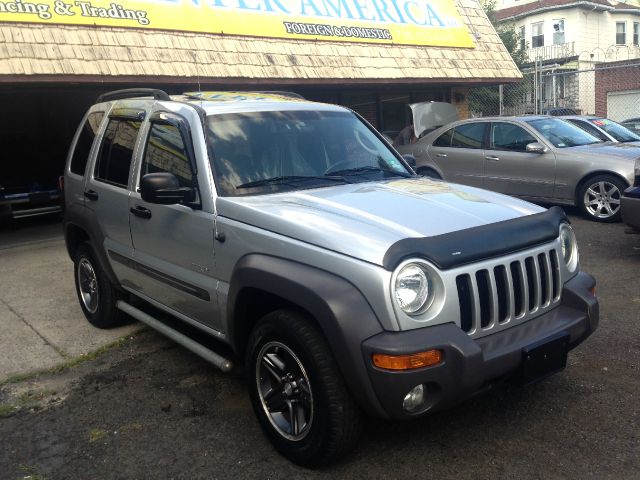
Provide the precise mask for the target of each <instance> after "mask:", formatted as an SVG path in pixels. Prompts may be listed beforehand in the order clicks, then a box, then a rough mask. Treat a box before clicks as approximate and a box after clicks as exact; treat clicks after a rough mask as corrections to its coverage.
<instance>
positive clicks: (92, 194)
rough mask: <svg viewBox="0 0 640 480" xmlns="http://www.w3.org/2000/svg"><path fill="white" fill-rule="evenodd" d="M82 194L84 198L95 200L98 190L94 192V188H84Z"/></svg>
mask: <svg viewBox="0 0 640 480" xmlns="http://www.w3.org/2000/svg"><path fill="white" fill-rule="evenodd" d="M84 196H85V198H88V199H89V200H93V201H96V200H97V199H98V192H96V191H94V190H85V192H84Z"/></svg>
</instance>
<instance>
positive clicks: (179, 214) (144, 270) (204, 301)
mask: <svg viewBox="0 0 640 480" xmlns="http://www.w3.org/2000/svg"><path fill="white" fill-rule="evenodd" d="M184 125H187V123H186V120H184V119H183V118H182V117H179V116H177V115H175V114H169V113H166V112H165V113H162V114H161V115H154V116H152V117H151V119H150V123H149V133H148V135H147V138H146V144H145V146H144V156H143V158H142V162H141V165H140V171H139V174H138V175H137V180H136V185H137V186H138V188H137V189H136V190H135V191H134V192H132V194H131V198H130V201H129V212H130V213H129V215H130V216H129V221H130V224H131V236H132V239H133V246H134V255H135V261H136V264H137V270H138V271H137V274H136V281H135V285H133V286H132V288H134V289H136V290H137V291H138V292H140V293H141V294H143V295H144V296H145V297H147V298H148V299H151V300H153V301H155V302H158V303H160V304H162V305H163V306H166V307H169V308H170V309H171V310H173V311H174V312H176V313H177V314H182V315H184V316H186V317H188V318H189V319H192V320H196V321H198V322H200V323H203V324H206V325H208V326H210V327H212V328H214V329H215V330H218V331H220V330H221V324H220V319H219V315H218V305H217V296H216V284H217V281H216V279H215V277H214V244H213V243H214V241H213V234H214V215H213V213H212V212H206V211H204V210H203V208H202V202H201V199H200V198H199V196H196V200H195V201H194V202H193V203H190V204H188V205H187V204H176V205H159V204H152V203H149V202H146V201H144V200H143V199H142V198H141V196H140V193H139V185H140V179H141V178H142V177H143V176H144V175H146V174H149V173H158V172H167V173H172V174H173V175H175V177H176V178H177V179H178V181H179V183H180V186H181V187H190V188H194V189H195V190H196V192H198V178H197V177H198V175H197V173H198V172H197V170H196V163H195V159H194V153H193V147H192V144H191V139H190V136H189V134H188V129H187V128H183V126H184ZM201 178H202V179H205V178H206V176H204V175H202V176H201ZM203 181H205V180H203Z"/></svg>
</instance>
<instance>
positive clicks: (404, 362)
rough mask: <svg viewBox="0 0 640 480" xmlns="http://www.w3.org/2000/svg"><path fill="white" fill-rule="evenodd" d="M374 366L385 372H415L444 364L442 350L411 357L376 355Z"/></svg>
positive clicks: (429, 351) (419, 353)
mask: <svg viewBox="0 0 640 480" xmlns="http://www.w3.org/2000/svg"><path fill="white" fill-rule="evenodd" d="M372 359H373V364H374V365H375V366H376V367H378V368H384V369H385V370H413V369H414V368H422V367H430V366H432V365H437V364H438V363H442V352H441V351H440V350H427V351H426V352H418V353H412V354H410V355H385V354H383V353H374V354H373V356H372Z"/></svg>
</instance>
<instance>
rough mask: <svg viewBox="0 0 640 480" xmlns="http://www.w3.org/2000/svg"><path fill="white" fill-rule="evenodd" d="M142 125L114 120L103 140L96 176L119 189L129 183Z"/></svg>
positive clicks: (137, 122)
mask: <svg viewBox="0 0 640 480" xmlns="http://www.w3.org/2000/svg"><path fill="white" fill-rule="evenodd" d="M140 123H141V122H139V121H136V120H128V119H121V118H112V119H110V120H109V124H108V125H107V129H106V131H105V134H104V138H103V139H102V145H101V146H100V153H99V154H98V161H97V163H96V169H95V173H94V176H95V178H96V180H101V181H103V182H106V183H110V184H112V185H116V186H119V187H126V186H127V184H128V183H129V169H130V168H131V158H132V157H133V147H134V146H135V144H136V138H137V137H138V131H139V130H140Z"/></svg>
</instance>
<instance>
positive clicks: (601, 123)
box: [560, 115, 640, 145]
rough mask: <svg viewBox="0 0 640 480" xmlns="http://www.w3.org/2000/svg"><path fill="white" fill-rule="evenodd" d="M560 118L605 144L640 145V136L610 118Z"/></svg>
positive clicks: (582, 116)
mask: <svg viewBox="0 0 640 480" xmlns="http://www.w3.org/2000/svg"><path fill="white" fill-rule="evenodd" d="M560 118H562V119H563V120H566V121H568V122H570V123H573V124H574V125H575V126H576V127H580V128H581V129H583V130H584V131H585V132H587V133H590V134H591V135H593V136H594V137H597V138H599V139H600V140H602V141H603V142H613V143H633V144H634V145H640V135H638V134H637V133H635V132H632V131H631V130H629V129H628V128H627V127H625V126H623V125H620V124H619V123H616V122H614V121H613V120H609V119H608V118H602V117H596V116H594V115H565V116H562V117H560Z"/></svg>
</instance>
